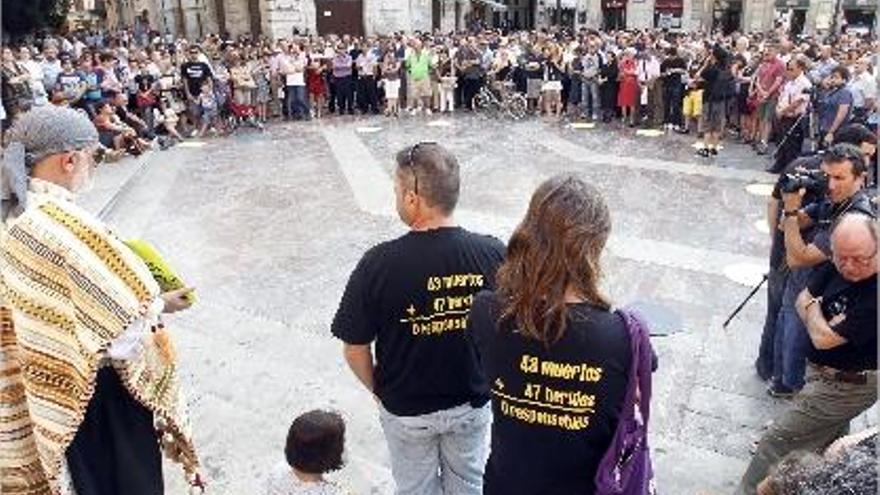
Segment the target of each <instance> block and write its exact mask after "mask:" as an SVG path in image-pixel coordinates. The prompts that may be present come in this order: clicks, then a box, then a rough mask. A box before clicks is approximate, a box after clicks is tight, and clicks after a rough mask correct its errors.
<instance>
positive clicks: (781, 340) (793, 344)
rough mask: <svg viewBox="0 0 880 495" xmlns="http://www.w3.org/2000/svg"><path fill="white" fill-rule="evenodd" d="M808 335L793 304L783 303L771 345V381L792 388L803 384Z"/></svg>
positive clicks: (808, 342) (796, 388)
mask: <svg viewBox="0 0 880 495" xmlns="http://www.w3.org/2000/svg"><path fill="white" fill-rule="evenodd" d="M809 349H810V335H809V334H808V333H807V328H806V327H805V326H804V324H803V322H802V321H801V318H800V316H798V314H797V311H795V309H794V305H791V304H783V306H782V308H781V309H780V310H779V316H778V319H777V320H776V335H775V336H774V345H773V381H774V382H775V383H777V384H782V385H784V386H786V387H788V388H790V389H792V390H800V389H801V388H803V386H804V373H805V372H806V369H807V353H808V352H809Z"/></svg>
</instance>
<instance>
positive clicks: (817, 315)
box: [736, 174, 878, 495]
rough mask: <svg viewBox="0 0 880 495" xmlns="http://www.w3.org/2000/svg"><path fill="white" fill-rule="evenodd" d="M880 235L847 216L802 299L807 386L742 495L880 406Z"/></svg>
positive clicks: (761, 446)
mask: <svg viewBox="0 0 880 495" xmlns="http://www.w3.org/2000/svg"><path fill="white" fill-rule="evenodd" d="M829 175H831V174H829ZM830 180H832V181H833V180H834V179H833V178H830ZM877 234H878V232H877V224H876V222H875V221H874V218H872V217H871V216H868V215H864V214H862V213H857V212H849V213H846V214H844V215H842V216H841V218H840V219H839V221H838V223H837V225H836V226H835V228H834V233H833V235H832V237H831V248H832V251H833V256H832V262H831V263H824V264H823V265H822V266H821V267H818V268H817V269H816V270H814V271H813V273H812V274H811V275H810V278H809V281H808V284H807V287H806V288H805V289H804V290H802V291H801V292H800V293H799V295H798V297H797V302H796V308H797V313H798V316H799V318H800V319H801V320H802V321H803V322H804V324H805V325H806V329H807V331H808V332H809V343H810V346H809V353H808V356H809V362H810V364H809V368H808V375H807V376H808V378H807V384H806V386H805V387H804V390H803V391H802V392H801V394H800V395H799V396H798V399H797V401H796V402H794V404H793V405H792V407H791V409H789V410H788V411H787V412H786V413H785V414H784V415H783V416H782V417H781V418H779V419H778V420H776V421H774V422H773V424H772V425H771V427H770V428H769V430H768V431H767V432H766V433H765V434H764V436H763V437H762V438H761V441H760V442H759V443H758V447H757V451H756V452H755V455H754V456H753V457H752V460H751V462H750V463H749V467H748V469H747V470H746V473H745V474H744V475H743V478H742V480H741V481H740V485H739V487H738V488H737V491H736V493H737V494H738V495H742V494H746V495H753V494H755V493H756V487H757V485H758V483H759V482H760V481H761V480H762V479H763V478H764V477H765V476H766V475H767V472H768V471H769V469H770V468H771V467H772V466H773V465H774V464H776V463H777V462H779V460H780V459H782V458H783V457H785V456H786V455H787V454H788V453H790V452H793V451H795V450H814V451H820V450H823V449H824V448H825V447H827V446H828V445H829V444H831V443H832V442H833V441H834V440H835V439H837V438H839V437H841V436H844V435H845V434H846V433H847V432H848V429H849V422H850V420H852V419H853V418H854V417H856V416H858V415H859V414H861V413H862V412H864V411H865V410H867V409H868V408H869V407H871V405H872V404H874V402H876V401H877Z"/></svg>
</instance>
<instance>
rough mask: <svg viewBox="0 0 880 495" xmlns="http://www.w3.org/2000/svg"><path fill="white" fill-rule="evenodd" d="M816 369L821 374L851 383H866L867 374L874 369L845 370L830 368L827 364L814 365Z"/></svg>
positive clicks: (871, 372)
mask: <svg viewBox="0 0 880 495" xmlns="http://www.w3.org/2000/svg"><path fill="white" fill-rule="evenodd" d="M815 366H816V369H817V370H818V371H819V373H820V374H822V376H824V377H826V378H828V379H831V380H834V381H837V382H841V383H850V384H852V385H866V384H867V383H868V376H869V375H870V374H873V373H877V372H876V371H873V370H872V371H847V370H838V369H834V368H830V367H828V366H819V365H815Z"/></svg>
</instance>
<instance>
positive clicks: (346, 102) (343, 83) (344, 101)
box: [336, 76, 354, 113]
mask: <svg viewBox="0 0 880 495" xmlns="http://www.w3.org/2000/svg"><path fill="white" fill-rule="evenodd" d="M336 111H337V112H339V113H345V112H348V113H354V86H353V84H352V80H351V76H346V77H337V78H336Z"/></svg>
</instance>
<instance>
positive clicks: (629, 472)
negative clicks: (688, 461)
mask: <svg viewBox="0 0 880 495" xmlns="http://www.w3.org/2000/svg"><path fill="white" fill-rule="evenodd" d="M617 313H618V314H619V315H620V316H621V317H622V318H623V321H624V323H625V324H626V328H627V331H628V332H629V335H630V348H631V350H632V362H631V364H630V370H629V381H628V382H627V390H626V395H625V396H624V399H623V407H622V409H621V413H620V417H619V418H618V422H617V429H616V430H615V432H614V437H613V438H612V440H611V444H610V445H609V446H608V450H607V451H606V452H605V455H604V456H602V461H601V462H600V463H599V468H598V470H597V471H596V477H595V484H596V492H595V495H651V494H653V493H654V480H653V478H654V471H653V468H652V466H651V452H650V449H649V448H648V419H649V417H650V412H651V372H652V356H653V352H652V351H651V342H650V340H649V336H648V327H647V325H646V324H645V323H644V320H643V319H642V318H641V317H640V316H639V315H638V314H637V313H635V312H634V311H632V310H624V309H620V310H618V311H617ZM637 396H638V399H637ZM637 407H638V410H636V408H637Z"/></svg>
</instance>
